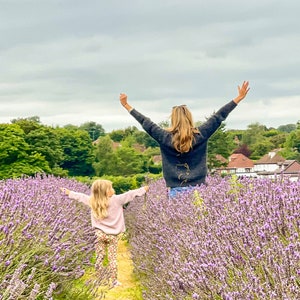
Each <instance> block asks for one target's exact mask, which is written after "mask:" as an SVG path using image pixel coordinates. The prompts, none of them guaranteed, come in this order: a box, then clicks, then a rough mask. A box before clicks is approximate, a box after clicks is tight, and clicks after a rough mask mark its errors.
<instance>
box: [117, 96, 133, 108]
mask: <svg viewBox="0 0 300 300" xmlns="http://www.w3.org/2000/svg"><path fill="white" fill-rule="evenodd" d="M120 102H121V104H122V105H123V106H124V107H125V108H126V109H127V110H128V111H130V110H132V107H131V106H130V105H129V104H128V102H127V95H126V94H124V93H121V94H120Z"/></svg>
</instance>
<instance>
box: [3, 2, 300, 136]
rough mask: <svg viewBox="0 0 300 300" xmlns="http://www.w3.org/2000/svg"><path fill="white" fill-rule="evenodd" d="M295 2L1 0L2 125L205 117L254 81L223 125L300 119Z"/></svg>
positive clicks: (120, 123)
mask: <svg viewBox="0 0 300 300" xmlns="http://www.w3.org/2000/svg"><path fill="white" fill-rule="evenodd" d="M299 13H300V1H299V0H285V1H282V0H251V1H245V0H244V1H242V0H226V1H225V0H181V1H178V0H127V1H126V0H119V1H115V0H85V1H83V0H81V1H78V0H61V1H59V0H35V1H30V0H0V36H1V39H0V60H1V61H0V122H1V123H9V122H10V121H11V120H12V119H14V118H21V117H30V116H39V117H40V120H41V122H42V123H43V124H48V125H54V126H56V125H59V126H63V125H66V124H74V125H80V124H82V123H84V122H87V121H95V122H96V123H98V124H101V125H102V126H103V128H104V129H105V131H106V132H110V131H111V130H113V129H122V128H125V127H127V126H133V125H134V126H137V127H139V126H138V125H137V122H136V121H135V120H134V119H133V118H132V117H131V116H130V115H129V114H128V113H127V112H126V111H125V110H124V108H123V107H122V106H121V105H120V104H119V93H121V92H125V93H127V94H128V100H129V103H130V104H131V105H132V106H134V107H135V108H136V109H137V110H138V111H140V112H142V113H143V114H145V115H147V116H148V117H150V118H151V119H152V120H153V121H155V122H161V121H165V120H167V119H168V118H169V116H170V111H171V107H172V106H174V105H179V104H187V105H188V107H189V108H190V109H191V111H192V113H193V116H194V121H204V120H205V117H208V116H210V115H211V114H212V113H213V112H214V111H216V110H217V109H219V108H220V107H221V106H222V105H223V104H225V103H227V102H228V101H230V100H231V99H233V98H234V97H235V96H236V95H237V86H238V85H240V84H241V83H242V82H243V81H244V80H249V81H250V87H251V90H250V92H249V94H248V96H247V97H246V99H245V100H244V101H243V102H241V103H240V104H239V106H238V107H237V108H236V109H235V110H234V111H233V112H232V113H231V114H230V115H229V117H228V119H227V120H226V128H227V129H246V128H247V126H248V125H249V124H251V123H255V122H259V123H261V124H264V125H266V126H268V127H275V128H276V127H278V126H279V125H285V124H295V123H296V122H297V121H298V120H300V17H299Z"/></svg>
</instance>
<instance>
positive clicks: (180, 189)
mask: <svg viewBox="0 0 300 300" xmlns="http://www.w3.org/2000/svg"><path fill="white" fill-rule="evenodd" d="M194 188H195V187H194V186H182V187H180V186H179V187H174V188H170V190H169V198H170V199H172V198H174V197H176V196H177V195H178V194H179V193H182V192H189V191H192V190H193V189H194Z"/></svg>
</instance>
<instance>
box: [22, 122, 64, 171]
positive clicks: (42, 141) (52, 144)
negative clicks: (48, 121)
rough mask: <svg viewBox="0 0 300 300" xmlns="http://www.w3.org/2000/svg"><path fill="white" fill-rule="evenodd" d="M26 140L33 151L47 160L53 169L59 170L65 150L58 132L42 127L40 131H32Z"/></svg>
mask: <svg viewBox="0 0 300 300" xmlns="http://www.w3.org/2000/svg"><path fill="white" fill-rule="evenodd" d="M25 140H26V142H27V143H28V144H29V145H30V148H31V149H32V150H34V151H36V152H38V153H40V154H41V155H43V156H44V157H45V158H46V160H47V161H48V163H49V166H50V168H51V169H53V168H57V167H58V166H59V165H60V164H61V163H62V160H63V150H62V147H61V145H60V140H59V135H58V133H57V130H55V129H53V128H51V127H47V126H41V127H39V128H38V129H35V130H32V131H30V132H29V133H28V134H27V135H26V137H25Z"/></svg>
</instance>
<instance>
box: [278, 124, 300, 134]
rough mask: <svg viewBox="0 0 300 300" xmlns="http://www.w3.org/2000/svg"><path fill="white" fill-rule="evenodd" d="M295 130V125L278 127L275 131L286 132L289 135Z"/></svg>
mask: <svg viewBox="0 0 300 300" xmlns="http://www.w3.org/2000/svg"><path fill="white" fill-rule="evenodd" d="M296 128H297V125H295V124H286V125H280V126H279V127H278V128H277V130H278V131H281V132H286V133H290V132H292V131H293V130H295V129H296Z"/></svg>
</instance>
